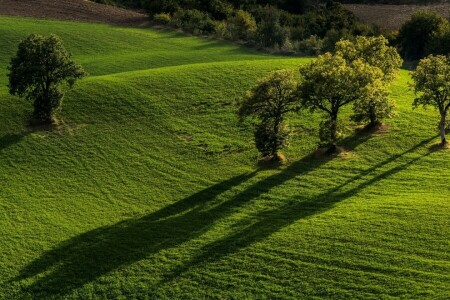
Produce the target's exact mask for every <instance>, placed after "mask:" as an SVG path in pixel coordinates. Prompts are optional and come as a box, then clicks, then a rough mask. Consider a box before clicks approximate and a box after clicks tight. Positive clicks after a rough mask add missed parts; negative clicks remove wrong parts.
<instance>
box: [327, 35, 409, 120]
mask: <svg viewBox="0 0 450 300" xmlns="http://www.w3.org/2000/svg"><path fill="white" fill-rule="evenodd" d="M336 53H337V54H338V55H340V56H342V57H343V58H344V59H345V60H346V61H347V63H352V62H353V61H355V60H358V59H360V60H362V61H364V62H365V63H367V64H369V65H371V66H373V67H377V68H379V69H380V70H381V71H382V72H383V80H382V81H378V82H377V83H376V85H377V87H376V88H370V92H369V94H368V97H364V98H361V99H360V100H359V101H356V102H355V104H354V115H353V116H352V119H353V120H354V121H357V122H369V125H368V126H369V127H375V126H376V125H378V124H380V123H381V120H382V119H384V118H386V117H391V116H393V112H394V108H395V103H394V101H393V100H390V99H389V98H388V92H387V89H386V85H388V84H389V83H391V82H392V81H393V80H394V79H395V77H396V76H397V75H398V72H399V69H400V67H401V65H402V63H403V60H402V59H401V57H400V55H399V54H398V52H397V49H395V48H394V47H390V46H389V41H388V40H387V39H386V38H384V37H383V36H380V37H369V38H367V37H362V36H361V37H357V38H356V41H355V42H352V41H348V40H342V41H340V42H338V43H337V44H336Z"/></svg>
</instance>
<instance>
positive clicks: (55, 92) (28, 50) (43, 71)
mask: <svg viewBox="0 0 450 300" xmlns="http://www.w3.org/2000/svg"><path fill="white" fill-rule="evenodd" d="M8 70H9V74H8V77H9V85H8V87H9V91H10V93H11V94H12V95H18V96H20V97H25V98H26V99H27V100H30V101H33V103H34V111H33V119H34V121H36V122H39V123H51V122H52V120H53V114H54V111H55V110H56V109H57V108H59V107H60V105H61V102H62V99H63V96H64V93H63V92H62V91H61V88H60V86H61V85H62V84H63V83H67V84H68V86H69V87H72V86H73V84H74V83H75V81H76V80H77V79H80V78H82V77H84V76H85V75H86V73H85V72H84V70H83V68H82V67H81V66H80V65H78V64H76V63H75V62H73V61H72V59H71V57H70V54H69V53H68V52H67V51H66V49H65V48H64V46H63V44H62V41H61V39H60V38H59V37H58V36H56V35H50V36H49V37H43V36H40V35H36V34H32V35H30V36H29V37H28V38H26V39H25V40H23V41H22V42H21V43H20V44H19V49H18V51H17V54H16V56H14V57H13V58H12V59H11V63H10V65H9V67H8Z"/></svg>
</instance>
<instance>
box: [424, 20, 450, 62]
mask: <svg viewBox="0 0 450 300" xmlns="http://www.w3.org/2000/svg"><path fill="white" fill-rule="evenodd" d="M426 52H427V53H433V54H441V55H450V22H448V21H447V22H444V23H442V24H441V25H440V26H439V28H438V29H437V30H436V31H434V32H433V34H432V37H431V40H430V42H429V43H428V45H427V49H426Z"/></svg>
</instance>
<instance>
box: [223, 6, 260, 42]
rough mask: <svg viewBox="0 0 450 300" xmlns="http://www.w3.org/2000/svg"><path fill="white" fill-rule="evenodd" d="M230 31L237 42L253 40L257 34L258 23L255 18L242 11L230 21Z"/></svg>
mask: <svg viewBox="0 0 450 300" xmlns="http://www.w3.org/2000/svg"><path fill="white" fill-rule="evenodd" d="M229 25H230V26H229V27H230V28H229V30H230V32H231V36H232V38H233V39H235V40H251V39H253V37H254V35H255V32H256V29H257V27H256V21H255V18H253V16H252V15H251V14H250V13H248V12H246V11H244V10H242V9H240V10H238V11H237V12H236V14H235V15H234V16H233V17H231V18H230V19H229Z"/></svg>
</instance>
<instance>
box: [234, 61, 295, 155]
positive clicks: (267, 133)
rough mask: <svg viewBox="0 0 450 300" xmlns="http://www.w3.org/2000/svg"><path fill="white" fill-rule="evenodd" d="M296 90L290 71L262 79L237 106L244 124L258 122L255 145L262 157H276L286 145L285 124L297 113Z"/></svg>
mask: <svg viewBox="0 0 450 300" xmlns="http://www.w3.org/2000/svg"><path fill="white" fill-rule="evenodd" d="M296 87H297V82H296V80H295V78H294V73H293V72H292V71H291V70H281V71H274V72H272V73H269V74H268V75H267V76H266V77H264V78H262V79H260V80H259V81H258V84H257V85H256V86H255V87H254V88H252V89H251V90H250V91H248V92H247V95H246V97H245V98H243V99H242V100H241V101H240V103H239V104H238V106H239V111H238V115H239V117H240V118H241V120H242V119H245V118H247V117H252V118H256V119H257V120H258V122H259V124H258V125H257V127H256V130H255V142H256V146H257V148H258V150H259V151H260V152H261V154H262V155H263V156H269V155H270V156H272V157H277V153H278V150H279V149H280V148H281V147H283V146H284V145H285V141H286V138H287V131H286V130H285V129H283V122H284V120H285V118H286V114H288V113H289V112H292V111H294V110H296V109H297V106H298V103H297V97H296V94H295V91H296Z"/></svg>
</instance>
